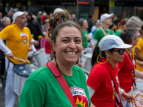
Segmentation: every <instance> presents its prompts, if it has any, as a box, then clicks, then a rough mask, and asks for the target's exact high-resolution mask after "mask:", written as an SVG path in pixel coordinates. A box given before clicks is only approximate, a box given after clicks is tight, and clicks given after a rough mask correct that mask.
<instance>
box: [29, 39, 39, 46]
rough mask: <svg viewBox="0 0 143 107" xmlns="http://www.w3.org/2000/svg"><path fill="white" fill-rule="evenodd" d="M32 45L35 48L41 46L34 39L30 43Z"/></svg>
mask: <svg viewBox="0 0 143 107" xmlns="http://www.w3.org/2000/svg"><path fill="white" fill-rule="evenodd" d="M30 44H31V45H35V46H38V45H39V42H38V41H36V40H34V39H32V40H31V41H30Z"/></svg>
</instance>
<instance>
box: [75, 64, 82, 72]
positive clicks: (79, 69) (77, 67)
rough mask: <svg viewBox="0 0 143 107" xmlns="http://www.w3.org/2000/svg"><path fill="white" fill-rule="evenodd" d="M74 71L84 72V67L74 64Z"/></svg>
mask: <svg viewBox="0 0 143 107" xmlns="http://www.w3.org/2000/svg"><path fill="white" fill-rule="evenodd" d="M73 71H77V72H78V73H83V72H84V71H83V69H82V68H80V67H79V66H76V65H74V66H73Z"/></svg>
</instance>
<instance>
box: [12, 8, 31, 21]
mask: <svg viewBox="0 0 143 107" xmlns="http://www.w3.org/2000/svg"><path fill="white" fill-rule="evenodd" d="M23 14H26V15H27V14H28V13H27V12H22V11H18V12H15V13H14V15H13V22H12V23H15V19H16V18H17V17H18V16H21V15H23Z"/></svg>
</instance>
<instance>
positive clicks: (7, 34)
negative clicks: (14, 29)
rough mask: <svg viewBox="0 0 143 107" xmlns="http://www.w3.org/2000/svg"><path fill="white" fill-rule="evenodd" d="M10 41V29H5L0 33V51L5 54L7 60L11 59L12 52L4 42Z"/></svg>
mask: <svg viewBox="0 0 143 107" xmlns="http://www.w3.org/2000/svg"><path fill="white" fill-rule="evenodd" d="M7 38H9V39H11V27H9V26H8V27H6V28H4V29H3V30H2V31H1V32H0V50H2V51H3V52H5V53H6V55H7V57H8V58H13V54H12V51H11V50H10V49H9V48H8V47H7V46H6V45H5V44H4V42H3V41H4V40H6V39H7Z"/></svg>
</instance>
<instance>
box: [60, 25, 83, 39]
mask: <svg viewBox="0 0 143 107" xmlns="http://www.w3.org/2000/svg"><path fill="white" fill-rule="evenodd" d="M73 35H76V36H81V32H80V30H79V29H77V28H76V27H64V28H62V29H61V30H60V31H59V33H58V36H61V37H63V36H73Z"/></svg>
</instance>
